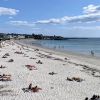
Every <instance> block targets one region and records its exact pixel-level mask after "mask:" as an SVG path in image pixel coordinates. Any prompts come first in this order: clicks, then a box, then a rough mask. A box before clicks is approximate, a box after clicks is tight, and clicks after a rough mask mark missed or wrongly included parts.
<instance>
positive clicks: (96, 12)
mask: <svg viewBox="0 0 100 100" xmlns="http://www.w3.org/2000/svg"><path fill="white" fill-rule="evenodd" d="M83 12H84V13H85V14H82V15H78V16H71V17H70V16H64V17H62V18H51V19H48V20H39V21H37V22H35V23H36V24H66V23H90V22H99V21H100V6H94V5H88V6H87V7H83Z"/></svg>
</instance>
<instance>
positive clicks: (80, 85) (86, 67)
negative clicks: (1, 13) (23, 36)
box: [0, 41, 100, 100]
mask: <svg viewBox="0 0 100 100" xmlns="http://www.w3.org/2000/svg"><path fill="white" fill-rule="evenodd" d="M20 44H21V43H20ZM22 45H23V46H22ZM2 46H3V47H2V48H0V64H1V65H2V66H1V65H0V66H1V67H0V77H1V80H0V100H85V98H86V97H89V98H91V97H92V96H93V95H94V94H96V95H100V89H99V87H100V67H99V66H100V61H99V60H100V59H98V58H95V57H90V56H88V57H87V56H82V55H77V54H71V53H67V54H65V53H60V52H55V51H52V50H48V49H43V48H40V47H36V46H34V47H31V46H28V47H27V46H25V45H24V44H21V45H19V44H16V43H15V42H13V41H10V42H8V41H7V42H4V43H3V44H2ZM6 53H8V54H6ZM4 74H5V75H4ZM8 76H9V77H8ZM5 77H6V79H5ZM30 83H32V87H31V88H29V85H30ZM36 86H37V87H36Z"/></svg>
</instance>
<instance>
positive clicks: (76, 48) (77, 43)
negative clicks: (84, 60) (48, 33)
mask: <svg viewBox="0 0 100 100" xmlns="http://www.w3.org/2000/svg"><path fill="white" fill-rule="evenodd" d="M30 44H31V45H38V46H41V47H44V48H49V49H55V50H58V51H62V52H63V51H64V52H67V51H71V52H73V53H79V54H84V55H91V51H92V52H93V53H94V55H95V56H99V57H100V38H83V39H82V38H76V39H66V40H37V41H31V43H30Z"/></svg>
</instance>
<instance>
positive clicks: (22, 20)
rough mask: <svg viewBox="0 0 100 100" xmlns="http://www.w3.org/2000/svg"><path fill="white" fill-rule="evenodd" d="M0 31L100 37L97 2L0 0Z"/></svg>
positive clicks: (88, 0)
mask: <svg viewBox="0 0 100 100" xmlns="http://www.w3.org/2000/svg"><path fill="white" fill-rule="evenodd" d="M0 32H6V33H9V32H15V33H28V34H31V33H35V34H44V35H60V36H65V37H100V0H0Z"/></svg>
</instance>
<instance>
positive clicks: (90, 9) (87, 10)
mask: <svg viewBox="0 0 100 100" xmlns="http://www.w3.org/2000/svg"><path fill="white" fill-rule="evenodd" d="M98 12H99V13H100V5H98V6H95V5H92V4H91V5H88V6H86V7H83V13H86V14H91V13H98Z"/></svg>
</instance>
